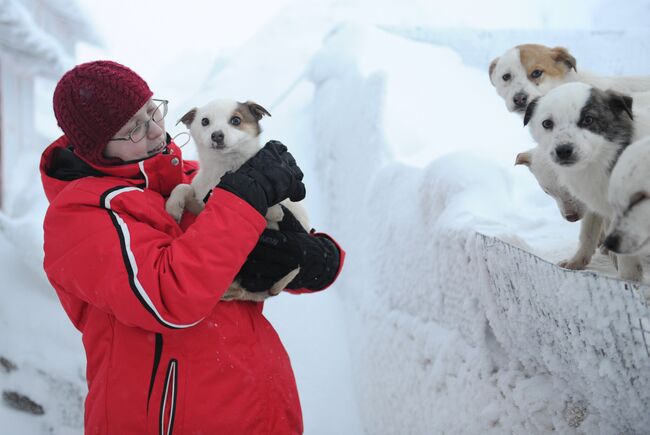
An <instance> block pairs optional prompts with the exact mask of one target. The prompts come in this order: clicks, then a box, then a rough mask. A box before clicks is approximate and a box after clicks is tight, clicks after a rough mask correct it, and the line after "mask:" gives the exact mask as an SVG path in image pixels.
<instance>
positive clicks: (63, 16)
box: [20, 0, 101, 45]
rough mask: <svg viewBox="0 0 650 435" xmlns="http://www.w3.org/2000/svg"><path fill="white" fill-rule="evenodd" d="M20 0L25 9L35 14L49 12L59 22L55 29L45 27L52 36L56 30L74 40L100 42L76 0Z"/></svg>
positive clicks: (54, 35) (98, 43)
mask: <svg viewBox="0 0 650 435" xmlns="http://www.w3.org/2000/svg"><path fill="white" fill-rule="evenodd" d="M20 1H21V2H22V3H23V5H25V6H26V7H27V9H29V10H31V11H34V13H35V14H36V13H39V14H42V13H49V14H50V16H51V17H53V18H55V19H56V20H57V21H58V22H59V23H60V26H57V27H58V28H57V29H56V31H52V29H46V30H48V31H49V32H50V33H52V36H53V37H55V38H57V37H59V36H60V35H59V34H58V32H65V34H66V35H67V36H68V37H69V38H71V39H73V40H75V41H83V42H87V43H89V44H94V45H100V44H101V38H100V37H99V35H98V34H97V33H96V32H95V30H94V29H93V27H92V26H91V24H90V20H89V19H88V17H87V15H86V14H85V13H84V11H83V10H82V8H80V7H79V4H78V2H77V0H47V1H43V0H20Z"/></svg>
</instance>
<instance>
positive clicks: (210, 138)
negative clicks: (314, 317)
mask: <svg viewBox="0 0 650 435" xmlns="http://www.w3.org/2000/svg"><path fill="white" fill-rule="evenodd" d="M265 115H266V116H271V114H270V113H269V112H268V111H267V110H266V109H265V108H264V107H262V106H260V105H259V104H257V103H254V102H252V101H247V102H245V103H239V102H237V101H234V100H225V99H221V100H214V101H211V102H210V103H208V104H206V105H205V106H202V107H195V108H193V109H191V110H190V111H189V112H187V113H186V114H185V115H183V117H182V118H181V119H180V120H179V122H182V123H183V124H185V126H186V127H187V128H189V130H190V134H191V135H192V138H193V139H194V143H195V144H196V147H197V151H198V154H199V172H198V173H197V175H196V176H195V177H194V179H193V180H192V184H191V185H190V184H179V185H178V186H176V187H175V188H174V190H173V191H172V193H171V195H169V199H168V200H167V204H166V209H167V212H168V213H169V214H170V215H171V216H172V217H174V219H176V221H177V222H180V219H181V217H182V215H183V211H184V210H185V209H187V210H188V211H190V212H192V213H194V214H199V213H200V212H201V211H202V210H203V208H204V204H205V202H204V201H205V200H207V197H208V196H209V194H210V192H211V191H212V189H213V188H214V186H216V185H217V184H219V181H220V180H221V177H223V175H224V174H225V173H226V172H229V171H235V170H237V169H239V167H240V166H241V165H242V164H244V162H246V161H247V160H248V159H250V158H251V157H252V156H254V155H255V154H256V153H257V152H258V151H259V150H260V149H261V146H260V142H259V135H260V133H261V131H262V130H261V128H260V120H261V119H262V118H263V117H264V116H265ZM280 204H282V205H283V206H285V207H286V208H287V209H288V210H289V211H290V212H291V213H293V215H294V216H295V217H296V219H297V220H298V221H299V222H300V224H301V225H302V226H303V227H304V228H305V230H307V231H309V221H308V217H307V212H306V211H305V209H304V208H303V207H302V206H301V205H300V203H297V202H292V201H289V200H285V201H282V202H281V203H280ZM283 217H284V212H283V211H282V207H281V206H280V205H279V204H277V205H274V206H272V207H269V209H268V212H267V214H266V220H267V228H270V229H276V230H277V229H278V222H280V221H281V220H282V218H283ZM299 271H300V268H296V269H294V270H292V271H291V272H289V273H288V274H287V275H286V276H284V277H283V278H282V279H280V280H279V281H278V282H276V283H275V284H274V285H273V286H272V287H271V288H270V289H269V290H268V291H267V292H249V291H247V290H246V289H245V288H243V287H241V285H240V284H239V282H238V281H237V280H235V282H233V283H232V284H231V285H230V288H228V290H227V291H226V293H225V294H224V295H223V296H222V298H221V299H222V300H226V301H228V300H248V301H262V300H264V299H266V298H268V297H270V296H275V295H278V294H279V293H280V292H281V291H282V290H284V289H285V287H286V286H287V284H289V283H290V282H291V281H292V280H293V279H294V278H295V277H296V275H298V272H299Z"/></svg>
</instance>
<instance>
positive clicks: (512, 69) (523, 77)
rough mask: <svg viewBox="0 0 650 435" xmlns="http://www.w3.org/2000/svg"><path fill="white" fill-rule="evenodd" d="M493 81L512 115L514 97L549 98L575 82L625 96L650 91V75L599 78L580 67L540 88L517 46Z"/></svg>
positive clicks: (498, 66)
mask: <svg viewBox="0 0 650 435" xmlns="http://www.w3.org/2000/svg"><path fill="white" fill-rule="evenodd" d="M506 73H507V74H510V75H511V78H510V80H508V81H504V80H503V79H502V77H503V75H504V74H506ZM490 80H491V81H492V84H493V85H494V87H495V88H496V91H497V93H498V94H499V96H500V97H501V98H503V99H504V101H505V103H506V107H507V108H508V110H509V111H510V112H515V111H518V110H517V107H516V106H515V104H514V100H513V98H514V96H515V94H517V93H519V92H523V93H524V94H526V95H527V97H528V101H529V102H530V101H532V100H533V99H535V98H537V97H541V96H543V95H546V94H547V93H548V92H549V91H550V90H551V89H554V88H556V87H558V86H560V85H562V84H565V83H571V82H582V83H587V84H589V85H592V86H594V87H597V88H600V89H603V90H606V89H612V90H615V91H618V92H622V93H625V94H629V93H632V92H645V91H650V76H599V75H597V74H593V73H590V72H588V71H584V70H583V69H582V68H580V67H579V68H578V71H574V70H570V71H568V72H567V74H566V75H565V76H564V77H557V78H556V77H545V78H544V80H542V82H541V83H540V85H539V86H538V85H537V84H536V83H535V82H533V81H532V80H531V79H530V78H529V77H528V74H527V72H526V70H525V68H524V66H523V65H522V63H521V57H520V53H519V48H517V47H513V48H511V49H509V50H507V51H506V52H505V53H504V54H503V55H502V56H500V57H499V58H497V62H496V65H495V67H494V70H493V71H492V74H490ZM522 113H523V112H522Z"/></svg>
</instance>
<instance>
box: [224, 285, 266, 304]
mask: <svg viewBox="0 0 650 435" xmlns="http://www.w3.org/2000/svg"><path fill="white" fill-rule="evenodd" d="M273 296H275V295H273V294H271V293H269V292H256V293H254V292H249V291H248V290H246V289H245V288H244V287H242V286H241V285H240V284H239V281H235V282H233V283H232V284H230V287H228V290H226V292H225V293H224V294H223V295H222V296H221V300H222V301H224V302H229V301H253V302H263V301H265V300H266V299H268V298H270V297H273Z"/></svg>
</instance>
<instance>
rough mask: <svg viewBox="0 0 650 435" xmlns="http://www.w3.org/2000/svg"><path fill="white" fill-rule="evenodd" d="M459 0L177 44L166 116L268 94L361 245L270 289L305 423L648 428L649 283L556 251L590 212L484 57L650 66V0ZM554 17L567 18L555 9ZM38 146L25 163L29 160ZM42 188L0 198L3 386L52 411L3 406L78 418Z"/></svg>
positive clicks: (355, 5)
mask: <svg viewBox="0 0 650 435" xmlns="http://www.w3.org/2000/svg"><path fill="white" fill-rule="evenodd" d="M371 3H372V5H371ZM467 3H468V2H462V1H461V2H459V4H458V5H457V8H449V9H445V8H440V7H433V6H429V5H428V3H427V2H424V1H423V2H418V3H415V5H417V6H418V7H419V8H416V7H415V6H414V8H413V10H409V9H405V8H402V7H396V6H391V5H390V4H389V3H386V8H378V7H376V6H377V5H376V2H365V1H358V2H350V3H349V4H346V3H345V2H342V3H341V2H336V1H331V2H322V3H319V4H318V5H311V4H309V5H307V4H303V2H294V3H291V4H289V5H288V6H287V7H286V8H285V9H283V10H282V11H281V12H280V13H279V14H278V15H277V16H276V17H275V18H274V19H273V20H271V21H270V22H269V23H267V24H266V25H265V26H263V27H262V28H261V29H260V30H259V32H258V33H257V34H256V35H255V36H254V37H253V38H252V39H251V40H249V41H247V42H246V43H245V44H243V45H242V47H240V49H238V50H236V51H232V52H230V53H229V54H227V55H224V56H222V57H220V58H219V59H216V60H214V59H213V60H212V62H211V63H210V64H207V65H206V63H205V59H203V58H201V59H197V58H194V57H192V56H189V57H188V58H181V59H179V63H182V64H183V65H184V68H186V69H188V70H193V71H194V72H193V73H196V71H210V73H209V74H208V78H207V80H206V81H205V82H204V83H203V84H202V85H201V86H197V87H196V88H192V89H191V92H187V91H184V89H183V87H182V83H183V82H182V81H179V80H178V79H174V78H173V77H170V76H165V74H164V73H161V77H160V78H158V79H156V80H159V83H161V85H160V86H163V87H164V88H163V90H164V91H165V92H166V93H167V95H168V96H169V98H170V99H171V100H172V106H171V108H170V110H171V113H170V115H169V116H170V118H171V119H177V118H178V117H179V116H180V115H181V114H182V113H184V111H185V110H187V109H188V108H189V107H191V106H192V105H194V104H202V103H204V102H205V101H206V100H208V99H211V98H213V97H217V96H219V97H234V98H238V99H241V100H244V99H252V100H255V101H257V102H258V103H260V104H262V105H264V106H265V107H267V108H268V109H269V110H270V111H271V113H272V115H273V116H272V118H270V119H265V121H264V127H265V131H264V133H263V139H270V138H274V139H280V140H282V141H283V142H285V143H286V144H288V146H289V147H290V149H291V151H292V152H293V153H294V155H295V156H296V158H297V160H298V161H299V162H300V164H301V166H302V167H303V169H304V170H305V173H306V178H305V181H306V183H307V186H308V189H309V193H308V200H307V208H308V209H309V211H310V212H311V215H312V221H313V224H314V226H315V227H316V228H318V229H321V230H324V231H327V232H329V233H331V234H332V235H334V236H335V237H336V238H337V239H338V240H339V241H340V242H341V244H342V246H344V248H345V249H346V250H347V252H348V257H347V259H348V260H347V264H346V269H345V271H344V273H343V274H342V275H341V277H340V279H339V282H338V283H337V284H336V285H335V286H334V288H332V289H331V290H328V291H327V292H324V293H322V294H319V295H311V296H300V297H294V296H289V295H282V296H281V297H279V298H277V299H274V300H271V301H269V302H268V303H267V305H266V307H265V313H266V314H267V316H268V317H269V318H270V320H271V321H272V322H273V324H274V325H275V326H276V328H277V329H278V332H279V334H280V336H281V337H282V339H283V342H284V343H285V346H286V347H287V350H288V352H289V355H290V356H291V359H292V363H293V366H294V370H295V372H296V377H297V382H298V387H299V390H300V394H301V400H302V404H303V411H304V417H305V433H306V434H308V435H311V434H323V435H325V434H332V433H342V434H343V433H344V434H351V435H355V434H363V433H367V434H396V433H399V434H438V433H447V434H477V433H481V434H483V433H485V434H487V433H494V434H501V433H517V434H519V433H526V434H543V433H549V432H552V431H555V432H557V433H563V434H564V433H566V434H582V433H587V434H599V433H600V434H617V433H640V434H642V433H648V432H649V431H648V429H647V428H648V427H650V417H648V415H650V413H648V412H647V411H648V410H649V407H650V393H648V391H650V378H649V373H650V353H649V352H648V347H647V345H646V341H647V342H650V314H649V312H648V308H647V305H646V303H645V302H644V301H643V300H642V299H641V298H639V296H638V294H637V291H636V289H635V288H633V287H629V286H628V287H626V284H624V283H622V282H620V281H618V280H615V279H610V278H607V277H605V276H603V275H602V274H600V275H597V274H594V273H593V272H567V271H562V270H560V269H558V268H556V267H555V266H553V264H552V263H550V262H555V261H557V260H560V259H562V258H565V257H567V256H568V255H569V254H570V253H571V250H572V249H574V247H575V244H576V240H577V232H578V224H570V223H567V222H565V221H563V220H562V218H561V216H560V214H559V212H558V211H557V209H556V206H555V204H554V202H553V201H552V200H550V199H549V198H548V197H546V196H545V195H544V193H543V192H542V191H541V190H540V189H539V188H538V187H537V185H536V182H535V180H534V179H533V177H532V176H531V175H530V174H529V173H528V171H527V170H525V168H522V167H516V168H515V167H513V163H514V158H515V155H516V154H517V153H518V152H521V151H523V150H525V149H528V148H530V147H531V146H532V145H533V144H532V141H531V139H530V136H529V134H528V132H527V131H526V130H525V129H524V128H523V127H522V125H521V124H522V122H521V119H520V118H519V117H518V116H516V115H513V114H509V113H507V112H506V110H505V108H504V105H503V102H502V101H501V100H500V99H499V98H498V97H497V95H496V93H495V91H494V89H493V88H492V87H491V85H490V83H489V80H488V77H487V64H488V62H489V60H490V59H491V58H493V57H494V56H496V55H498V54H500V53H501V52H502V51H504V50H505V49H506V48H508V47H510V46H512V45H515V44H518V43H521V42H529V41H535V42H542V43H549V44H562V45H565V46H568V47H569V48H571V49H572V50H573V47H574V46H575V47H576V48H575V50H574V54H576V57H578V65H579V67H584V68H586V69H589V70H592V71H595V72H602V73H643V72H647V71H648V70H649V69H650V61H648V60H647V55H646V53H647V48H648V44H649V43H648V41H649V40H650V39H649V38H648V36H650V31H648V29H647V24H645V23H646V22H647V20H646V19H647V17H648V16H650V12H648V11H649V10H650V9H648V5H647V3H645V2H630V3H628V4H627V7H620V6H617V4H616V3H614V2H610V1H601V2H596V1H582V2H576V3H574V4H572V5H570V6H567V7H568V8H570V9H572V10H573V15H572V16H573V17H576V16H577V17H582V19H581V20H580V19H575V18H574V19H573V21H570V20H568V19H561V18H558V17H555V16H554V15H553V14H552V12H553V9H552V6H549V5H548V3H547V2H541V1H540V2H530V3H528V4H526V5H525V6H523V4H522V3H521V2H507V1H500V2H497V3H498V6H501V7H505V6H507V7H509V8H511V9H512V10H514V13H513V16H515V17H516V18H517V20H518V23H519V24H520V25H519V26H517V25H515V24H514V23H512V22H501V21H498V20H496V19H495V21H493V22H492V24H493V25H492V26H489V27H493V28H494V27H501V28H503V27H512V28H514V27H526V28H529V29H530V28H533V27H544V28H545V29H546V30H537V31H534V30H503V29H501V30H497V29H493V30H472V29H469V28H467V27H458V26H471V25H476V24H477V23H476V22H473V21H472V20H474V19H476V18H468V17H465V15H463V14H462V13H460V11H462V8H463V7H466V6H467ZM470 3H471V2H470ZM486 5H487V4H486ZM595 5H598V7H596V6H595ZM371 6H375V7H371ZM438 6H439V5H438ZM484 7H485V8H486V10H485V11H482V13H485V14H488V13H489V12H490V7H489V6H484ZM581 9H587V10H590V11H592V12H593V14H591V15H589V14H578V13H577V11H580V10H581ZM342 11H344V12H345V13H343V12H342ZM416 12H419V14H418V13H416ZM476 15H477V14H472V17H475V16H476ZM586 15H589V16H590V17H591V19H587V18H585V16H586ZM342 16H344V17H346V19H345V20H342V19H341V17H342ZM567 16H569V15H568V14H567ZM297 17H298V18H299V19H298V18H297ZM617 17H620V19H619V18H617ZM497 18H498V17H497ZM623 19H624V20H625V21H624V22H625V26H626V28H625V29H623V26H622V24H621V23H622V22H623V21H622V20H623ZM576 20H577V21H576ZM644 20H645V21H644ZM375 24H379V26H376V25H375ZM448 25H454V26H456V27H453V28H447V29H442V28H441V27H442V26H448ZM558 26H559V27H566V28H568V29H565V30H554V31H550V30H548V28H549V27H558ZM589 26H593V27H594V28H595V30H597V31H593V32H592V31H590V30H588V28H589ZM576 29H582V30H576ZM605 30H607V31H605ZM295 35H300V37H299V38H296V36H295ZM288 47H291V48H290V49H288ZM596 47H598V49H597V48H596ZM603 53H605V54H603ZM172 61H173V60H172ZM181 61H182V62H181ZM172 63H173V62H172ZM192 66H195V67H196V68H194V69H193V68H192ZM179 74H180V73H179ZM260 77H263V79H260ZM165 78H166V80H165ZM45 117H46V116H45V115H41V118H45ZM171 124H172V123H170V125H171ZM44 130H45V129H44ZM180 131H181V130H180V129H179V127H175V128H173V129H172V134H173V133H177V132H180ZM43 134H45V133H43ZM191 147H192V145H191V144H190V145H188V146H187V147H186V148H185V150H187V155H190V156H191V155H193V150H192V148H191ZM35 156H36V153H34V154H33V155H30V154H29V153H26V154H25V155H24V156H22V157H21V159H20V161H19V162H18V163H17V166H18V167H19V168H20V169H22V171H17V172H18V173H20V172H29V171H31V173H33V171H34V168H35V167H36V165H35V164H34V159H35V158H36V157H35ZM39 189H40V186H39V184H38V183H37V181H36V178H34V177H31V178H26V179H25V180H17V184H16V186H15V189H12V190H13V191H14V192H17V193H18V192H19V193H20V195H21V196H19V197H18V196H16V197H15V199H14V200H13V201H12V202H11V208H10V213H9V216H8V217H3V218H2V219H1V220H0V229H1V230H2V231H1V232H0V273H1V274H2V276H3V280H4V282H3V285H2V287H1V288H0V294H1V295H2V296H3V300H4V301H6V302H5V303H4V304H2V305H1V306H0V324H1V325H2V327H3V329H4V330H5V331H6V332H5V333H3V334H1V335H0V356H3V357H5V358H8V359H10V360H11V361H13V362H14V363H15V364H16V365H17V367H18V368H17V369H16V370H7V369H3V368H2V367H3V366H2V365H0V389H2V390H13V389H15V390H18V391H21V392H22V393H24V394H27V395H29V396H30V397H31V398H32V399H34V400H35V401H36V402H38V403H39V404H41V405H43V407H44V408H45V410H46V412H45V414H44V415H43V416H40V417H33V416H30V415H27V414H24V413H20V412H16V411H14V410H11V409H9V408H7V407H6V406H0V420H1V421H3V422H9V423H8V426H3V427H9V428H12V429H15V430H14V431H12V432H7V433H26V434H40V433H55V434H68V433H69V434H79V433H81V431H82V430H81V423H82V411H81V409H82V400H83V399H82V398H83V394H84V390H85V385H84V379H83V372H84V358H83V352H82V349H81V344H80V339H79V335H78V333H77V332H76V331H75V330H74V329H73V328H72V327H71V326H70V325H69V322H68V320H67V319H66V318H65V315H64V313H63V311H62V310H61V309H60V307H59V306H58V302H57V301H56V298H55V297H54V295H53V293H52V292H51V290H50V288H49V286H48V285H47V283H46V281H45V280H44V277H43V276H42V272H40V261H41V258H42V257H41V256H42V254H41V253H40V240H41V237H42V235H41V234H40V230H39V219H40V217H41V216H42V212H43V210H44V206H45V203H44V199H43V197H42V194H41V193H40V191H39ZM481 234H485V235H487V237H485V236H482V235H481ZM492 237H496V238H497V239H493V238H492ZM501 241H507V242H509V243H510V244H504V243H503V242H501ZM518 248H523V251H522V250H520V249H518ZM530 253H534V254H536V255H538V256H540V257H541V258H538V257H533V256H532V255H530ZM545 260H548V261H550V262H548V261H545ZM596 263H597V264H594V265H592V267H591V268H592V269H595V270H599V271H601V272H604V273H605V275H606V274H611V272H612V271H611V267H610V266H609V265H608V264H607V262H606V261H605V259H602V258H599V259H597V261H596ZM0 431H2V429H0Z"/></svg>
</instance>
